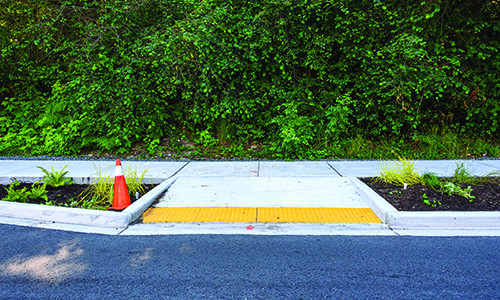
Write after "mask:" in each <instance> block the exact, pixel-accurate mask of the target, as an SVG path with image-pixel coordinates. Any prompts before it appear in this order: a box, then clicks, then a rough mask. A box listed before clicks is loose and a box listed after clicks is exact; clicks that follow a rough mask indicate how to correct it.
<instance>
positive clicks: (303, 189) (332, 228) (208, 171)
mask: <svg viewBox="0 0 500 300" xmlns="http://www.w3.org/2000/svg"><path fill="white" fill-rule="evenodd" d="M386 163H389V162H387V161H384V162H380V161H340V160H332V161H297V162H280V161H232V162H228V161H222V162H198V161H193V162H177V161H167V162H151V161H150V162H127V161H122V165H123V166H124V167H125V168H127V167H129V168H132V169H135V168H136V169H137V171H138V173H139V174H140V173H141V172H143V171H146V170H147V173H146V178H145V182H153V183H162V184H161V185H159V186H158V187H157V188H155V189H154V190H153V191H152V192H150V193H148V194H147V195H146V196H145V197H143V198H141V199H140V200H138V201H137V202H135V203H134V204H133V205H131V206H130V207H129V208H127V209H126V210H124V211H123V212H120V213H117V212H107V211H105V212H101V211H99V212H98V211H88V210H83V209H70V208H61V207H47V206H40V205H31V204H18V203H10V202H5V201H0V223H10V224H21V225H22V224H23V222H24V225H29V226H41V227H46V228H58V227H59V228H62V229H67V230H84V231H88V232H100V233H107V234H186V233H215V234H217V233H219V234H220V233H236V234H387V235H393V234H424V235H425V234H429V232H430V231H429V230H432V231H433V232H438V234H445V235H446V234H447V233H446V230H452V231H453V233H452V234H453V235H454V234H467V235H471V234H478V233H479V231H478V230H480V232H481V235H497V234H499V233H500V213H497V212H482V213H481V212H479V213H475V212H460V213H459V212H450V213H438V212H398V211H396V210H395V209H394V207H392V206H391V205H390V204H388V203H387V202H386V201H385V200H384V199H382V198H381V197H380V196H378V195H377V194H376V193H375V192H373V191H372V190H371V189H369V188H368V187H367V186H366V185H364V184H363V183H362V182H361V181H359V180H357V178H356V177H373V176H376V175H377V174H378V173H379V172H380V167H381V165H384V164H386ZM460 163H463V164H464V165H465V166H466V167H467V169H468V170H470V171H471V173H472V174H473V175H475V176H484V175H487V174H489V173H491V172H495V171H499V170H500V160H446V161H416V163H415V167H416V169H417V170H419V172H421V173H423V172H425V171H430V172H435V173H437V174H439V175H441V176H451V175H452V174H453V172H454V170H455V168H456V167H457V165H458V164H460ZM66 165H67V166H68V167H67V168H66V170H67V171H68V174H67V177H71V178H73V180H74V181H75V182H76V183H89V182H91V181H92V179H94V178H96V177H98V176H99V173H100V174H101V176H103V175H109V176H114V167H115V162H114V161H109V162H102V161H101V162H94V163H93V162H89V161H9V160H3V161H0V182H1V183H2V184H9V183H10V182H11V181H12V180H13V178H16V179H17V180H20V181H24V182H35V181H37V180H40V179H41V178H42V176H43V173H42V172H41V170H39V169H38V168H36V166H41V167H43V168H45V169H47V170H51V168H52V167H53V168H54V169H55V170H56V171H59V170H61V169H62V168H63V167H64V166H66ZM99 169H100V172H99ZM167 189H168V191H167V192H166V193H165V191H166V190H167ZM163 194H164V195H163ZM161 195H163V196H161ZM160 196H161V197H160ZM156 200H158V201H156ZM155 201H156V202H157V203H156V204H154V205H153V202H155ZM152 205H153V207H159V208H160V207H242V206H245V207H248V206H250V207H328V208H331V207H343V208H350V207H352V208H370V209H371V210H373V212H374V213H375V214H376V215H377V216H378V218H379V219H380V224H346V223H328V224H327V223H318V224H305V223H249V224H246V225H245V226H242V225H241V224H236V223H200V224H192V223H190V224H188V223H156V224H134V223H132V222H134V220H136V219H137V218H138V217H140V215H141V214H143V212H144V211H146V209H148V208H149V207H151V206H152ZM130 223H132V225H129V224H130ZM242 228H243V229H245V231H242ZM456 230H460V231H459V232H458V231H456Z"/></svg>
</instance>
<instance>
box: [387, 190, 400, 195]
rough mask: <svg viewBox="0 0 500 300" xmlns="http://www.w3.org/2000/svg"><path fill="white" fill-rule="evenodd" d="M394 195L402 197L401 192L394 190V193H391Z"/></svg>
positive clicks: (390, 193)
mask: <svg viewBox="0 0 500 300" xmlns="http://www.w3.org/2000/svg"><path fill="white" fill-rule="evenodd" d="M392 194H396V195H398V196H401V191H398V190H394V191H392V192H389V195H392Z"/></svg>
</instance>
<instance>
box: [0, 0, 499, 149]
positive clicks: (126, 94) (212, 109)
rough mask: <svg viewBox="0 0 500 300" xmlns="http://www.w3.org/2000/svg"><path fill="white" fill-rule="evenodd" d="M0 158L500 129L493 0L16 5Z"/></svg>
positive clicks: (3, 85) (315, 145)
mask: <svg viewBox="0 0 500 300" xmlns="http://www.w3.org/2000/svg"><path fill="white" fill-rule="evenodd" d="M0 45H1V53H0V55H1V56H0V63H1V65H2V68H1V69H0V140H1V143H0V153H3V154H14V153H30V154H53V155H71V154H77V153H79V151H81V150H82V149H85V148H99V149H103V150H113V151H118V152H119V153H126V152H127V151H128V150H129V149H130V148H131V146H132V145H133V143H135V142H139V141H141V142H145V143H146V144H147V145H148V147H149V148H150V149H154V148H155V147H157V146H158V145H159V144H160V140H161V139H162V138H165V137H167V138H173V137H175V138H176V137H178V136H180V135H184V136H187V137H189V138H191V139H192V140H194V141H196V142H197V143H200V144H203V145H205V146H210V145H216V144H220V143H225V142H238V141H254V140H259V141H266V142H267V143H269V146H268V148H269V150H270V151H272V152H273V153H274V154H275V155H276V157H288V158H295V157H301V158H308V157H317V156H322V155H323V154H324V152H325V151H327V149H328V147H329V146H330V145H332V144H333V143H335V142H336V141H338V140H339V139H342V138H349V137H356V136H364V137H367V138H368V137H377V136H398V135H399V136H413V137H416V136H418V134H419V133H420V132H422V131H424V130H425V129H426V128H427V126H431V125H433V126H446V127H447V128H450V129H451V130H455V131H458V132H462V133H464V134H467V135H469V136H476V137H484V136H488V135H496V134H497V133H498V132H499V124H498V113H499V111H500V104H499V102H500V101H499V100H500V80H499V79H498V78H499V74H500V53H499V50H498V49H500V3H499V2H498V1H496V0H495V1H492V0H467V1H460V0H441V1H440V0H430V1H423V0H418V1H414V0H408V1H399V0H386V1H384V0H356V1H355V0H309V1H307V0H303V1H298V0H296V1H293V0H260V1H259V0H257V1H237V0H123V1H119V0H103V1H81V0H51V1H46V0H22V1H21V0H19V1H16V0H6V1H4V2H3V3H2V4H1V5H0Z"/></svg>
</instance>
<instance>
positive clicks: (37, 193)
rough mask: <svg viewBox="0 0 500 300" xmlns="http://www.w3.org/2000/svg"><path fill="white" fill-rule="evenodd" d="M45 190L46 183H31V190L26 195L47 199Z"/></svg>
mask: <svg viewBox="0 0 500 300" xmlns="http://www.w3.org/2000/svg"><path fill="white" fill-rule="evenodd" d="M47 192H48V191H47V183H43V184H38V185H37V183H33V185H31V191H29V192H28V196H29V197H30V198H31V199H43V200H45V201H48V200H49V199H48V197H47Z"/></svg>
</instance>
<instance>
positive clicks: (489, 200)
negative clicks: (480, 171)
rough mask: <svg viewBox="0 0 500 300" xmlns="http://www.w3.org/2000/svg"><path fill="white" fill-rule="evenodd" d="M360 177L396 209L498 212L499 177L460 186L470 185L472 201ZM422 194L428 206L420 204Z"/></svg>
mask: <svg viewBox="0 0 500 300" xmlns="http://www.w3.org/2000/svg"><path fill="white" fill-rule="evenodd" d="M360 180H361V181H363V182H364V183H365V184H367V185H368V186H369V187H370V188H371V189H373V190H374V191H375V192H376V193H378V194H379V195H380V196H381V197H382V198H384V199H385V200H386V201H387V202H389V203H390V204H391V205H392V206H394V207H395V208H396V209H397V210H400V211H500V179H499V178H496V179H495V182H493V183H481V184H480V185H460V186H461V187H462V188H467V187H468V186H470V187H471V188H472V193H471V195H472V196H475V198H474V199H472V202H470V201H469V199H466V198H465V197H462V196H457V195H447V194H444V193H439V192H436V191H434V190H432V189H431V188H429V187H426V186H423V185H421V184H417V185H413V186H408V187H407V188H406V189H404V188H403V187H402V186H396V185H391V184H385V183H380V182H374V181H373V178H360ZM424 194H425V196H426V197H427V200H428V201H429V202H430V203H431V205H428V204H425V203H424V200H425V199H424ZM433 200H436V203H434V201H433ZM438 202H439V203H441V205H439V203H438Z"/></svg>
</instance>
